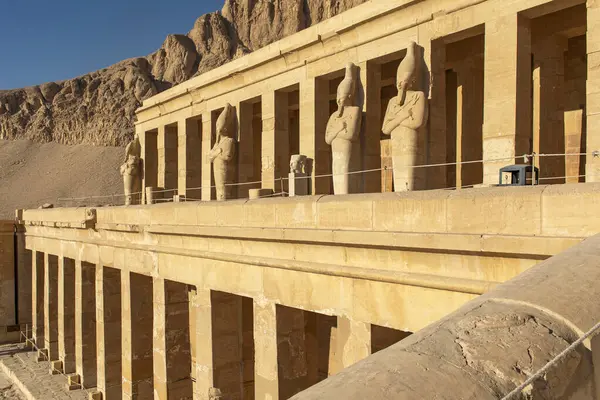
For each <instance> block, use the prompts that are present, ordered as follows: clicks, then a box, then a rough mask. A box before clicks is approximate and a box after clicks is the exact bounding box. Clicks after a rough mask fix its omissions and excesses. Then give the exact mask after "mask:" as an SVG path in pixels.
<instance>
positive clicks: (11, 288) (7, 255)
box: [0, 224, 17, 327]
mask: <svg viewBox="0 0 600 400" xmlns="http://www.w3.org/2000/svg"><path fill="white" fill-rule="evenodd" d="M0 226H1V228H0V327H6V326H9V325H15V324H16V317H17V315H16V313H15V309H16V307H15V300H16V296H15V294H16V293H15V278H16V277H15V264H14V257H15V254H14V251H15V247H14V225H13V224H2V225H0Z"/></svg>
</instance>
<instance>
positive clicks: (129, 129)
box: [0, 0, 379, 168]
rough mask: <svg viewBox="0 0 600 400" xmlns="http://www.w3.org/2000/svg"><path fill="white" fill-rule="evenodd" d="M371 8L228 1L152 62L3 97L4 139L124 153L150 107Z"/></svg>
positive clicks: (320, 1)
mask: <svg viewBox="0 0 600 400" xmlns="http://www.w3.org/2000/svg"><path fill="white" fill-rule="evenodd" d="M365 1H366V0H225V4H224V6H223V9H222V10H221V11H220V12H214V13H210V14H206V15H203V16H201V17H199V18H198V19H197V20H196V22H195V24H194V26H193V27H192V29H191V30H190V31H189V32H188V33H187V34H174V35H169V36H168V37H167V38H166V40H165V41H164V43H163V45H162V46H161V47H160V49H158V50H157V51H156V52H154V53H152V54H150V55H148V56H146V57H137V58H131V59H129V60H125V61H122V62H119V63H117V64H115V65H113V66H110V67H108V68H105V69H102V70H99V71H95V72H92V73H89V74H87V75H83V76H80V77H77V78H74V79H70V80H66V81H62V82H48V83H45V84H43V85H39V86H33V87H28V88H23V89H16V90H0V139H9V140H14V139H29V140H32V141H35V142H55V143H61V144H91V145H96V146H123V145H125V144H126V143H127V142H128V141H129V140H130V139H131V137H133V124H134V113H135V110H136V109H137V108H138V107H139V106H140V105H141V102H142V101H143V100H144V99H147V98H148V97H151V96H153V95H155V94H157V93H159V92H161V91H163V90H165V89H168V88H170V87H172V86H174V85H177V84H178V83H181V82H183V81H185V80H187V79H189V78H191V77H193V76H195V75H198V74H201V73H202V72H205V71H208V70H211V69H213V68H215V67H218V66H220V65H223V64H225V63H227V62H228V61H231V60H233V59H235V58H237V57H240V56H242V55H244V54H247V53H249V52H251V51H254V50H256V49H258V48H261V47H263V46H265V45H267V44H269V43H272V42H274V41H277V40H278V39H281V38H283V37H285V36H287V35H290V34H293V33H295V32H298V31H300V30H302V29H304V28H307V27H309V26H311V25H314V24H316V23H318V22H321V21H323V20H324V19H327V18H329V17H331V16H334V15H336V14H339V13H340V12H342V11H345V10H347V9H349V8H351V7H354V6H356V5H358V4H361V3H364V2H365ZM374 1H379V0H374ZM2 167H3V165H0V168H2Z"/></svg>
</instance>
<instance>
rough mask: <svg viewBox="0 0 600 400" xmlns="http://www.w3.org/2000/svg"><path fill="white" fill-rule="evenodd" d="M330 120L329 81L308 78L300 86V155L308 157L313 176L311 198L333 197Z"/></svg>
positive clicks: (310, 171) (310, 172)
mask: <svg viewBox="0 0 600 400" xmlns="http://www.w3.org/2000/svg"><path fill="white" fill-rule="evenodd" d="M328 120H329V81H327V80H324V79H319V78H308V79H306V80H304V81H302V82H300V154H304V155H306V156H307V157H308V158H309V160H310V162H309V165H308V168H309V171H307V172H308V173H309V174H310V175H311V176H312V179H311V183H310V187H311V194H313V195H316V194H331V193H333V191H332V187H333V181H332V179H331V177H330V176H328V177H324V178H315V176H317V175H326V174H331V148H330V147H329V146H328V145H327V143H325V130H326V128H327V121H328Z"/></svg>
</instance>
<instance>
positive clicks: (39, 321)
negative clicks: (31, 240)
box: [31, 251, 45, 349]
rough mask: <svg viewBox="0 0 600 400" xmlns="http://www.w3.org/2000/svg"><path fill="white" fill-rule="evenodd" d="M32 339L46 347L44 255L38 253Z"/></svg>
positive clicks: (34, 265) (33, 284)
mask: <svg viewBox="0 0 600 400" xmlns="http://www.w3.org/2000/svg"><path fill="white" fill-rule="evenodd" d="M31 303H32V304H31V308H32V338H33V340H34V342H35V344H36V346H38V347H39V348H40V349H41V348H43V347H44V345H45V342H44V253H42V252H39V251H36V252H35V256H34V257H33V262H32V268H31Z"/></svg>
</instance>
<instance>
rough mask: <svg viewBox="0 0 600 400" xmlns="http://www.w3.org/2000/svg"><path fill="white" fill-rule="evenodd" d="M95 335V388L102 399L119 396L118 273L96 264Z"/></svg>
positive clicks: (119, 326)
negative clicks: (96, 372) (96, 383)
mask: <svg viewBox="0 0 600 400" xmlns="http://www.w3.org/2000/svg"><path fill="white" fill-rule="evenodd" d="M96 301H97V307H96V335H97V346H98V349H97V363H98V367H97V368H98V385H97V388H98V391H99V392H101V393H102V395H103V396H104V397H103V398H105V399H111V400H112V399H116V400H118V399H121V389H122V388H121V369H122V368H121V274H120V271H119V270H118V269H114V268H107V267H103V266H101V265H98V266H97V267H96Z"/></svg>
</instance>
